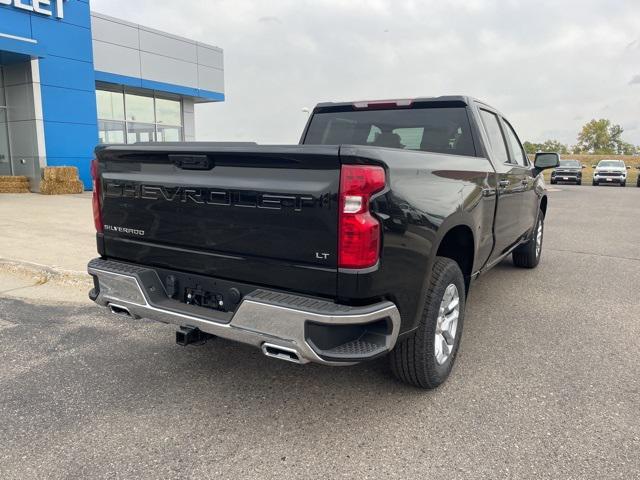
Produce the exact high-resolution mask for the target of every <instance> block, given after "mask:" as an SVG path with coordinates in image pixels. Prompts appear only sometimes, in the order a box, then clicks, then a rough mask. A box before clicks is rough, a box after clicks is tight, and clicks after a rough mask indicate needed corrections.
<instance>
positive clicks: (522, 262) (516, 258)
mask: <svg viewBox="0 0 640 480" xmlns="http://www.w3.org/2000/svg"><path fill="white" fill-rule="evenodd" d="M543 239H544V213H542V211H540V212H539V213H538V221H537V223H536V228H535V231H534V233H533V236H532V237H531V239H530V240H529V241H528V242H527V243H525V244H524V245H520V246H519V247H518V248H516V249H515V250H514V251H513V264H514V265H515V266H516V267H520V268H535V267H537V266H538V263H540V256H541V255H542V240H543Z"/></svg>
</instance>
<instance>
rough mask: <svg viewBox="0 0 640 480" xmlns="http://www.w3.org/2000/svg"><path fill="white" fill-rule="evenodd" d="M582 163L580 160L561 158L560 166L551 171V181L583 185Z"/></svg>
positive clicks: (553, 182)
mask: <svg viewBox="0 0 640 480" xmlns="http://www.w3.org/2000/svg"><path fill="white" fill-rule="evenodd" d="M583 168H584V165H582V164H581V163H580V162H579V161H578V160H560V165H559V166H558V168H556V169H555V170H553V171H552V172H551V183H552V184H556V183H558V182H563V183H575V184H576V185H582V169H583Z"/></svg>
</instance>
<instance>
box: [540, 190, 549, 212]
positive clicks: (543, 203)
mask: <svg viewBox="0 0 640 480" xmlns="http://www.w3.org/2000/svg"><path fill="white" fill-rule="evenodd" d="M547 203H548V199H547V196H546V195H543V196H542V198H541V199H540V210H542V214H543V215H544V216H545V217H546V216H547Z"/></svg>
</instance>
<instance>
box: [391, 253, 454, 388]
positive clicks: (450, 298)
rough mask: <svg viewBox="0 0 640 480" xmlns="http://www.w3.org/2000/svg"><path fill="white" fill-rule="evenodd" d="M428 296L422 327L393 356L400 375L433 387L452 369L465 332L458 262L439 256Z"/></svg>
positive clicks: (441, 381)
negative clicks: (463, 331)
mask: <svg viewBox="0 0 640 480" xmlns="http://www.w3.org/2000/svg"><path fill="white" fill-rule="evenodd" d="M426 297H427V298H426V301H425V306H424V310H423V311H422V316H421V318H420V323H419V325H418V328H417V329H416V330H415V331H414V332H412V333H411V334H410V335H409V336H408V337H406V338H404V339H403V340H401V341H399V342H398V343H397V344H396V346H395V348H394V349H393V350H392V351H391V353H390V355H389V358H390V361H391V370H392V371H393V374H394V375H395V376H396V377H397V378H398V379H400V380H402V381H403V382H405V383H408V384H411V385H414V386H416V387H419V388H427V389H431V388H436V387H437V386H438V385H440V384H442V383H443V382H444V381H445V380H446V379H447V377H448V376H449V373H451V369H452V368H453V364H454V362H455V358H456V355H457V353H458V348H459V346H460V338H461V336H462V325H463V321H464V307H465V302H466V297H465V284H464V276H463V275H462V271H461V270H460V267H459V266H458V264H457V263H456V262H454V261H453V260H451V259H450V258H445V257H436V261H435V263H434V265H433V271H432V274H431V281H430V283H429V288H428V289H427V292H426Z"/></svg>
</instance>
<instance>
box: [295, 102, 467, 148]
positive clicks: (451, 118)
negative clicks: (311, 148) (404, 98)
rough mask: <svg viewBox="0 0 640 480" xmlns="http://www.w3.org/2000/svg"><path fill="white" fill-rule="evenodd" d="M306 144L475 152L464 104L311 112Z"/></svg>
mask: <svg viewBox="0 0 640 480" xmlns="http://www.w3.org/2000/svg"><path fill="white" fill-rule="evenodd" d="M304 143H305V144H307V145H342V144H348V145H370V146H376V147H387V148H401V149H405V150H422V151H424V152H436V153H448V154H452V155H469V156H475V154H476V153H475V148H474V146H473V138H472V137H471V127H470V125H469V118H468V117H467V112H466V110H465V108H464V107H444V108H442V107H437V108H411V109H408V108H398V109H389V110H355V111H354V110H352V109H351V107H349V110H347V111H333V112H320V113H316V114H314V115H313V118H312V119H311V124H310V125H309V129H308V131H307V135H306V136H305V139H304Z"/></svg>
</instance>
